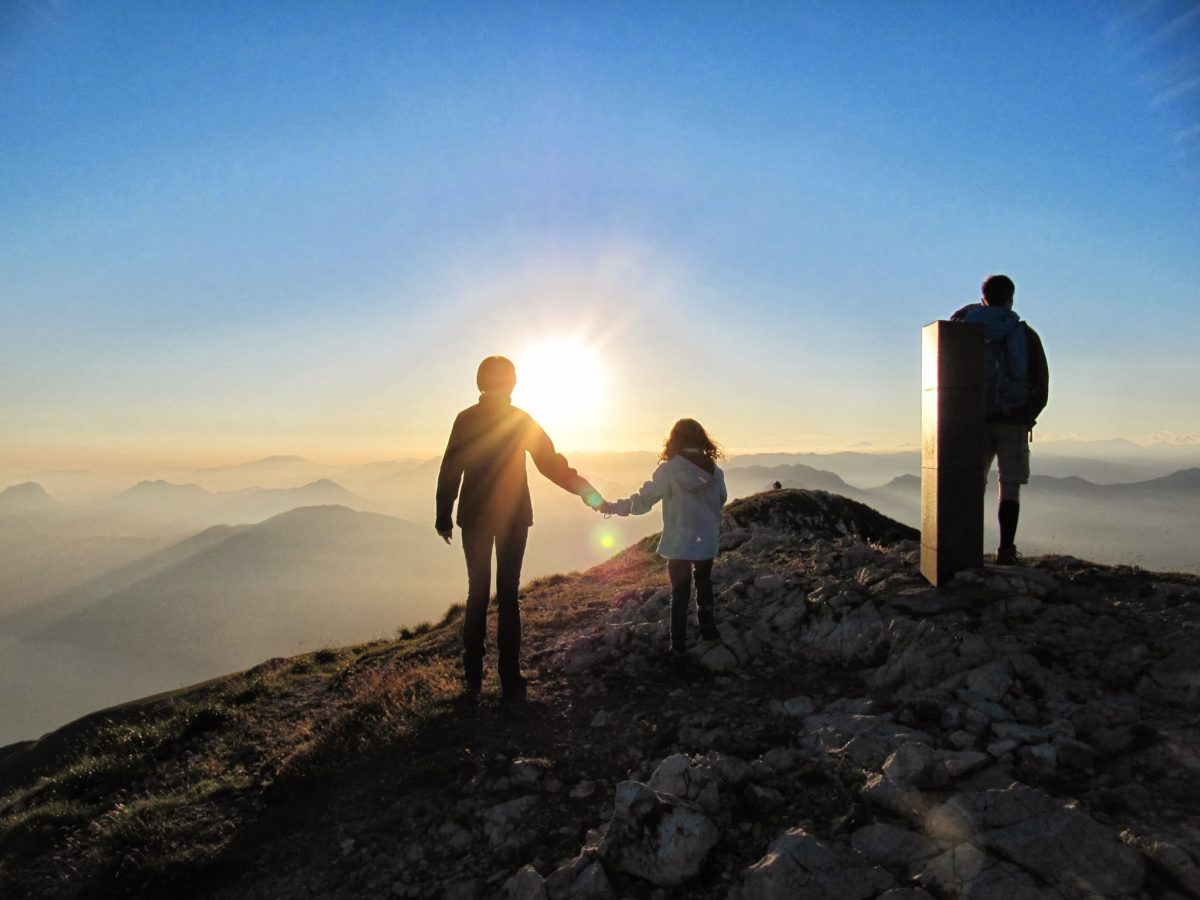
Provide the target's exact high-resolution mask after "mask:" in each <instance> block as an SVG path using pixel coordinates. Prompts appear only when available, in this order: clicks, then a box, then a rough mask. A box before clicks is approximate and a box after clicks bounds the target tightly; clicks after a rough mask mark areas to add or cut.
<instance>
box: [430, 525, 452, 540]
mask: <svg viewBox="0 0 1200 900" xmlns="http://www.w3.org/2000/svg"><path fill="white" fill-rule="evenodd" d="M435 527H436V526H435ZM437 533H438V535H439V536H440V537H441V539H442V540H443V541H445V542H446V543H447V544H449V543H450V539H451V537H453V536H454V529H453V528H438V529H437Z"/></svg>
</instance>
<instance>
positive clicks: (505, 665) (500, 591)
mask: <svg viewBox="0 0 1200 900" xmlns="http://www.w3.org/2000/svg"><path fill="white" fill-rule="evenodd" d="M528 537H529V529H528V528H526V527H523V526H514V527H513V528H510V529H508V530H507V531H503V532H500V533H499V534H497V533H495V532H493V531H492V530H490V529H485V528H464V529H463V531H462V542H463V552H464V553H465V554H466V557H467V612H466V615H465V616H464V617H463V668H464V669H465V674H466V679H467V682H468V683H474V684H476V685H478V684H479V682H480V680H481V679H482V678H483V652H484V647H485V641H486V638H487V608H488V594H489V593H491V588H492V546H493V544H494V545H495V547H496V649H497V651H498V655H499V657H500V659H499V666H498V668H499V669H500V685H501V687H502V688H503V687H505V686H508V687H510V688H512V687H516V686H517V685H518V684H519V683H520V681H521V607H520V605H519V604H518V602H517V588H518V586H519V585H520V583H521V563H522V562H524V560H525V543H526V540H527V539H528Z"/></svg>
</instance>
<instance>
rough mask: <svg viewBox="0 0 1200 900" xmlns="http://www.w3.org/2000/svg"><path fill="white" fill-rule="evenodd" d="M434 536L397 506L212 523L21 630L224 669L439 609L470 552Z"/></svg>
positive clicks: (54, 603)
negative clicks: (402, 516)
mask: <svg viewBox="0 0 1200 900" xmlns="http://www.w3.org/2000/svg"><path fill="white" fill-rule="evenodd" d="M435 543H436V538H435V536H433V535H431V534H430V533H429V530H428V529H424V528H417V526H415V525H412V524H410V523H408V522H404V521H402V520H399V519H395V518H392V517H390V516H383V515H379V514H375V513H363V512H356V511H354V510H350V509H346V508H345V507H339V506H319V507H304V508H300V509H294V510H291V511H289V512H286V513H283V514H281V515H278V516H275V517H274V518H271V519H268V520H267V521H265V522H262V523H260V524H257V525H245V526H237V527H229V526H219V527H216V528H213V529H209V530H208V531H205V532H203V533H202V534H199V535H197V536H195V537H193V538H190V539H188V540H186V541H184V542H182V543H180V544H178V545H175V546H173V547H170V548H168V549H166V550H164V551H161V552H159V553H157V554H155V555H154V556H152V557H149V558H147V559H143V560H139V561H138V562H136V563H134V564H132V565H130V566H126V567H124V568H123V569H121V570H119V571H117V572H114V573H109V574H107V575H105V576H102V577H101V578H98V579H95V580H93V581H92V582H89V583H88V584H87V585H83V586H81V587H79V588H77V589H73V590H71V591H68V592H66V593H65V594H63V595H60V596H59V597H57V598H52V599H51V600H48V601H46V602H45V603H43V604H41V605H39V608H38V609H36V610H33V611H31V612H30V613H29V614H27V615H26V616H24V617H23V622H24V627H23V629H22V630H23V631H25V632H26V633H31V634H32V635H33V636H36V637H38V638H40V639H43V640H52V641H56V642H65V643H70V644H75V645H77V646H81V647H86V646H89V645H91V644H93V643H101V644H103V645H104V646H106V647H108V648H110V649H111V648H120V649H122V650H124V651H125V652H128V653H129V654H131V655H134V656H146V657H155V656H162V655H166V656H167V657H170V658H178V659H180V660H187V661H189V663H195V664H202V665H204V666H206V667H210V668H212V670H213V672H214V674H215V673H216V672H217V671H221V669H222V667H224V668H230V667H234V666H238V665H246V664H248V663H249V662H250V661H252V660H255V659H260V658H263V657H265V656H274V655H279V654H280V653H287V652H295V650H296V649H299V648H304V647H313V646H319V645H320V644H323V643H329V642H333V641H345V640H347V639H352V637H353V636H359V637H360V639H361V637H363V636H367V635H370V634H380V633H386V632H390V631H392V630H393V629H394V628H395V627H396V626H397V625H399V624H402V623H413V622H417V621H420V620H421V619H425V618H429V617H430V616H433V615H438V614H440V613H441V611H442V610H444V608H445V605H446V596H447V594H448V593H450V590H451V586H456V585H458V583H459V582H460V581H461V580H462V573H461V571H460V569H461V567H462V561H461V559H460V558H459V557H458V555H457V554H451V553H449V552H447V553H445V554H434V553H430V552H429V551H430V548H432V549H434V550H436V549H438V546H440V545H438V546H434V545H435ZM417 560H420V561H421V564H420V567H419V568H414V561H417ZM47 619H48V621H47ZM21 624H22V622H21V621H17V622H10V623H9V625H8V627H9V629H10V630H16V629H17V627H19V626H21Z"/></svg>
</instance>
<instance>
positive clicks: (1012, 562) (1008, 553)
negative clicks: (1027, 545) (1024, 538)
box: [996, 545, 1025, 566]
mask: <svg viewBox="0 0 1200 900" xmlns="http://www.w3.org/2000/svg"><path fill="white" fill-rule="evenodd" d="M1023 562H1025V558H1024V557H1023V556H1021V554H1020V553H1018V552H1017V548H1016V547H1014V546H1011V545H1010V546H1008V547H999V548H997V549H996V565H998V566H1019V565H1021V563H1023Z"/></svg>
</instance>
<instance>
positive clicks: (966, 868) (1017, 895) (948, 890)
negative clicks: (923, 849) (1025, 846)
mask: <svg viewBox="0 0 1200 900" xmlns="http://www.w3.org/2000/svg"><path fill="white" fill-rule="evenodd" d="M913 868H914V870H915V875H916V878H917V880H918V882H919V883H920V884H921V885H922V886H924V887H929V888H930V889H932V890H934V891H936V892H937V893H938V895H939V896H945V897H959V898H970V900H1062V895H1061V894H1059V893H1058V892H1057V891H1053V890H1049V889H1046V888H1042V887H1040V886H1039V885H1038V883H1037V882H1036V881H1034V879H1033V878H1032V877H1030V875H1029V873H1028V872H1024V871H1022V870H1021V869H1019V868H1017V867H1016V866H1014V865H1013V864H1012V863H1008V862H1005V861H1004V860H1001V859H996V858H995V857H994V856H991V855H990V854H988V853H986V852H984V851H983V850H980V849H979V848H978V847H976V846H974V845H973V844H969V843H962V844H958V845H957V846H955V847H952V848H950V849H949V850H947V851H946V852H944V853H941V854H939V855H938V856H935V857H934V858H933V859H930V860H927V861H925V862H924V863H921V864H918V865H916V866H914V867H913Z"/></svg>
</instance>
